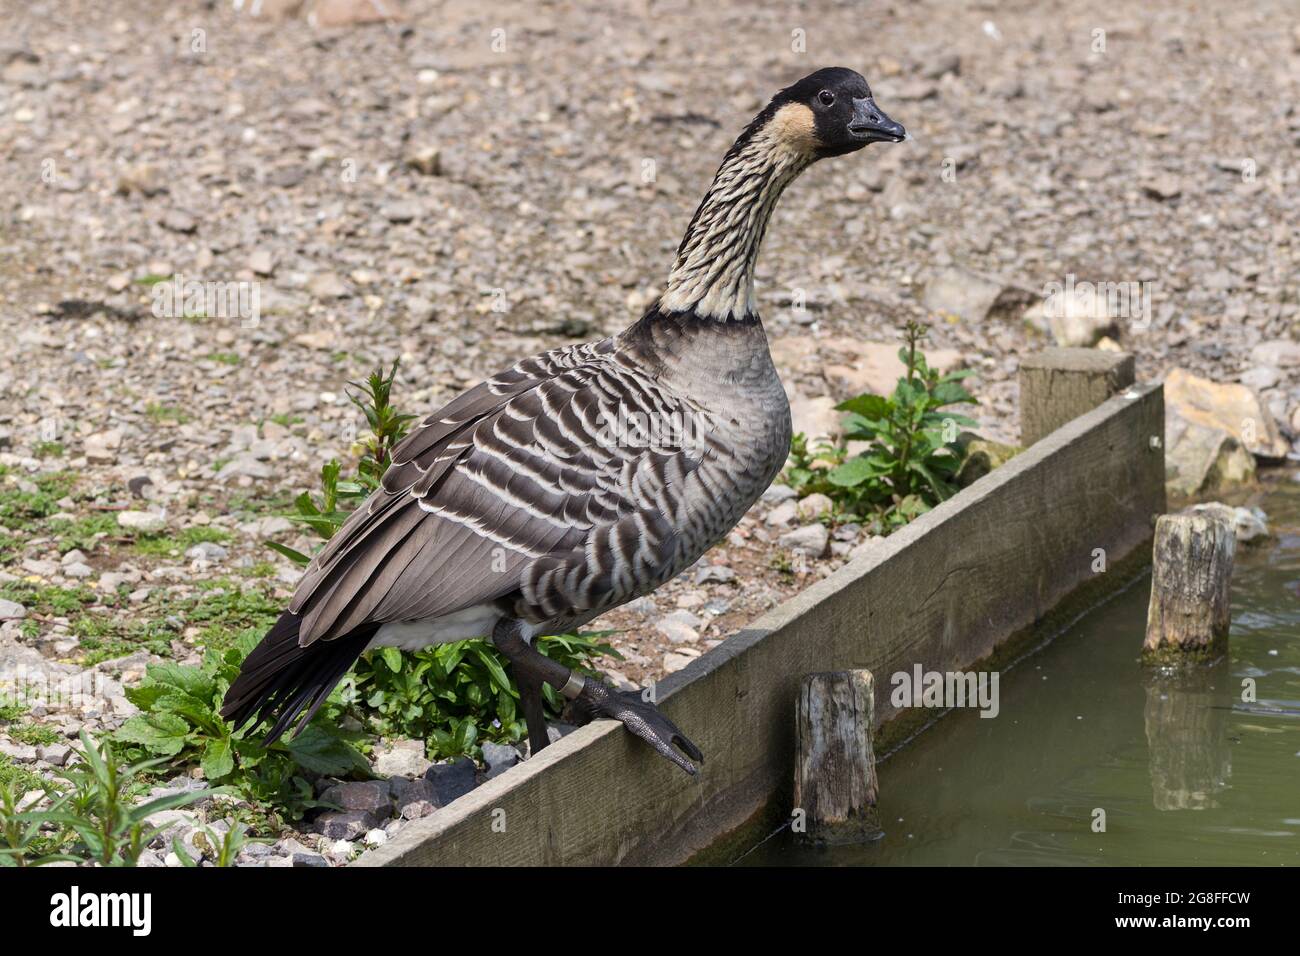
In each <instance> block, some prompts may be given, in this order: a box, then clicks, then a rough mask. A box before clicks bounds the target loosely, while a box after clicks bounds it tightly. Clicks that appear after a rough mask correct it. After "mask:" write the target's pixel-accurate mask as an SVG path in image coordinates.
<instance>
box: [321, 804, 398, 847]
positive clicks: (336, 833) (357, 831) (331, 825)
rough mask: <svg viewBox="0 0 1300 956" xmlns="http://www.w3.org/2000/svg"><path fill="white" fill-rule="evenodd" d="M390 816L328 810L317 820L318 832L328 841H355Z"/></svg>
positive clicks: (367, 812)
mask: <svg viewBox="0 0 1300 956" xmlns="http://www.w3.org/2000/svg"><path fill="white" fill-rule="evenodd" d="M388 816H389V814H387V813H384V814H382V815H381V814H380V813H377V812H375V811H373V810H327V811H325V812H324V813H322V814H321V815H320V816H318V817H317V818H316V830H317V831H318V832H319V833H320V834H321V835H322V836H324V837H325V839H327V840H355V839H356V838H357V837H359V836H361V834H363V833H365V832H367V831H369V830H373V829H374V828H375V827H377V826H379V824H381V823H383V822H384V821H385V820H387V819H388Z"/></svg>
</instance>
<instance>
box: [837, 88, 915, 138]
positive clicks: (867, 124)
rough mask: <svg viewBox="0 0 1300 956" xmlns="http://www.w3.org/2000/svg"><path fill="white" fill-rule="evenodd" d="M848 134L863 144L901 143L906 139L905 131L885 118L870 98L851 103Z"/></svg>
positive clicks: (862, 98)
mask: <svg viewBox="0 0 1300 956" xmlns="http://www.w3.org/2000/svg"><path fill="white" fill-rule="evenodd" d="M849 133H851V134H852V135H853V138H854V139H858V140H861V141H862V142H864V143H901V142H902V141H903V140H905V139H907V130H905V129H903V127H902V125H901V124H899V123H895V122H894V121H893V120H891V119H890V118H889V117H888V116H886V115H885V113H884V111H883V110H882V109H881V108H880V107H879V106H877V105H876V101H875V100H873V99H872V98H871V97H870V96H863V97H861V98H859V99H855V100H854V101H853V119H851V120H850V121H849Z"/></svg>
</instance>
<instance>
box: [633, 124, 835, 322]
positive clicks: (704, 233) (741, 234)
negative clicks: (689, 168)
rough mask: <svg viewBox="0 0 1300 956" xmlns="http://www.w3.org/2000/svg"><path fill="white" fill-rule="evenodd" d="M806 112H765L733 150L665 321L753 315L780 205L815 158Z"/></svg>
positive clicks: (686, 248) (676, 270)
mask: <svg viewBox="0 0 1300 956" xmlns="http://www.w3.org/2000/svg"><path fill="white" fill-rule="evenodd" d="M815 148H816V138H815V133H814V131H813V129H812V122H811V114H809V112H808V110H807V108H806V107H802V106H795V105H789V106H785V107H783V108H781V109H777V110H770V109H769V110H764V111H763V113H760V114H759V115H758V117H756V118H755V120H754V122H752V123H751V124H750V125H749V127H748V128H747V129H746V130H745V131H744V132H743V133H741V135H740V138H739V139H737V140H736V142H735V144H734V145H733V146H732V147H731V149H730V150H728V152H727V155H726V156H725V157H724V158H723V160H722V165H721V166H720V167H719V168H718V172H717V175H716V176H714V178H713V185H712V186H710V187H709V191H708V192H707V193H706V194H705V196H704V199H703V201H702V202H701V203H700V206H699V208H698V209H697V210H696V211H695V216H694V217H693V218H692V219H691V224H690V225H689V226H688V227H687V229H686V235H685V236H684V237H683V239H682V244H681V246H680V247H679V248H678V250H677V258H676V260H675V261H674V263H673V268H672V272H671V273H669V276H668V286H667V288H666V289H665V291H664V294H663V295H662V296H660V298H659V311H660V312H662V313H675V312H694V313H695V314H696V315H698V316H700V317H702V318H706V319H713V320H716V321H723V322H725V321H730V320H735V319H743V318H745V317H747V316H750V315H752V314H753V306H754V302H753V300H754V263H755V261H756V260H757V259H758V250H759V247H760V245H762V242H763V234H764V232H766V230H767V223H768V220H769V219H770V218H771V215H772V210H773V209H774V208H775V207H776V202H777V200H778V199H779V198H780V197H781V193H782V192H783V191H784V190H785V187H786V186H788V185H789V184H790V183H791V182H793V181H794V179H795V177H796V176H798V175H799V174H800V173H801V172H803V171H804V170H805V169H807V168H808V166H809V165H810V164H811V163H812V162H813V160H814V159H815V158H816V152H815Z"/></svg>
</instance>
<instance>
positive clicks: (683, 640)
mask: <svg viewBox="0 0 1300 956" xmlns="http://www.w3.org/2000/svg"><path fill="white" fill-rule="evenodd" d="M703 624H704V622H703V621H702V620H700V618H699V617H697V616H696V615H694V614H692V613H691V612H690V611H673V612H672V613H671V614H665V615H664V616H663V617H661V618H660V619H659V620H658V621H656V622H655V628H656V629H657V630H658V631H659V633H660V634H663V635H664V636H665V637H667V638H668V640H670V641H672V642H673V643H674V644H693V643H695V642H696V641H698V640H699V639H700V633H699V631H698V630H697V628H699V627H700V626H702V625H703Z"/></svg>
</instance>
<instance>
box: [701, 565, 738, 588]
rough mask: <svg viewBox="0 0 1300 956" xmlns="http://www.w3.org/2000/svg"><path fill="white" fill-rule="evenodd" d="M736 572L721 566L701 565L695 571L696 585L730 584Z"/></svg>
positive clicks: (734, 578)
mask: <svg viewBox="0 0 1300 956" xmlns="http://www.w3.org/2000/svg"><path fill="white" fill-rule="evenodd" d="M735 580H736V572H735V571H733V570H732V569H731V568H728V567H726V566H724V565H721V564H702V565H700V566H699V567H698V568H696V569H695V583H696V584H730V583H732V582H733V581H735Z"/></svg>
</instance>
